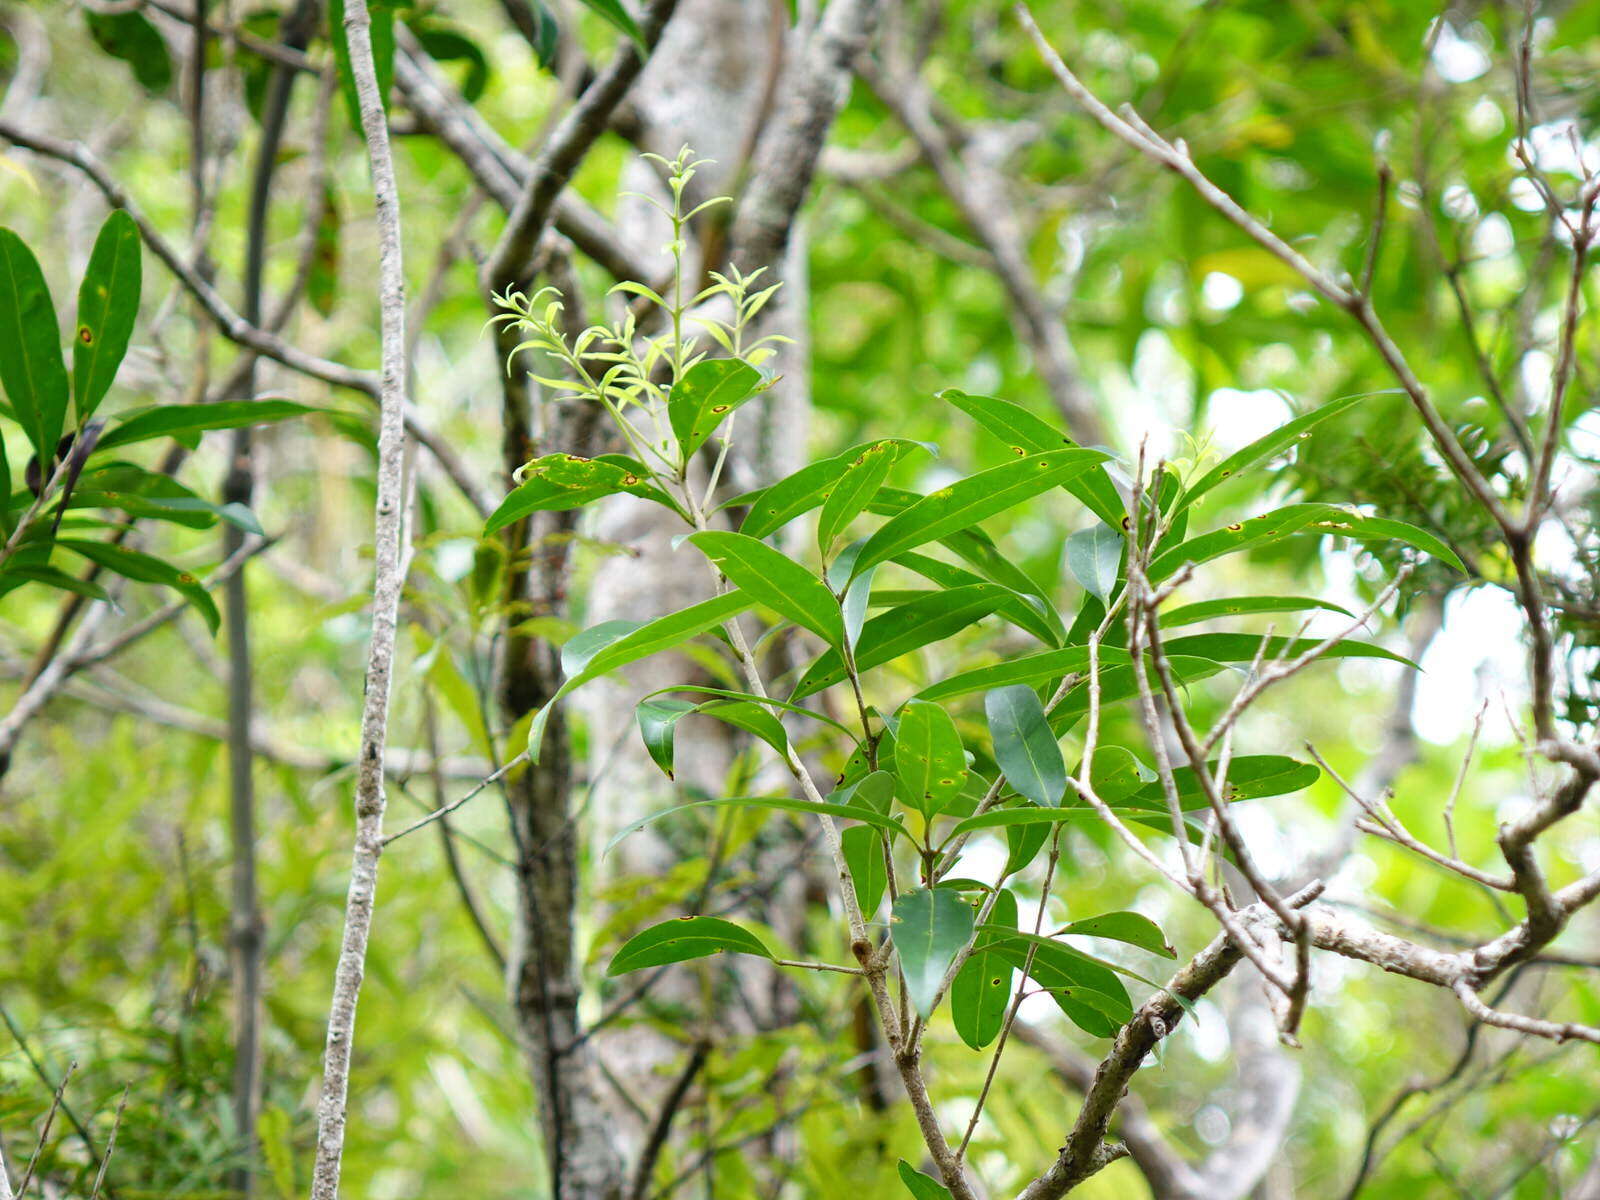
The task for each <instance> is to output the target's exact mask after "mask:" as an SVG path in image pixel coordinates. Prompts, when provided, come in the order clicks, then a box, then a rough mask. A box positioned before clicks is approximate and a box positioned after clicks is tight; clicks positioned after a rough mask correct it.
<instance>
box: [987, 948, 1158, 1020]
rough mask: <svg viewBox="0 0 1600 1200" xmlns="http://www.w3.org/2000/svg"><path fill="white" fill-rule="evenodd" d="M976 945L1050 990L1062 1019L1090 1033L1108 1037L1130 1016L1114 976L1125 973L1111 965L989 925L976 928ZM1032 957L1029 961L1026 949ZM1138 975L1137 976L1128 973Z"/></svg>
mask: <svg viewBox="0 0 1600 1200" xmlns="http://www.w3.org/2000/svg"><path fill="white" fill-rule="evenodd" d="M979 937H980V939H982V941H981V943H980V944H984V945H986V947H987V948H988V949H990V950H991V952H992V953H995V954H997V955H999V956H1000V957H1001V958H1002V959H1003V960H1004V961H1008V962H1010V963H1011V965H1012V966H1014V967H1017V968H1018V969H1026V970H1027V973H1028V977H1029V978H1030V979H1032V980H1033V981H1034V982H1035V983H1037V984H1038V985H1039V986H1040V987H1042V988H1046V989H1048V990H1049V991H1050V995H1051V998H1052V999H1054V1000H1055V1002H1056V1004H1057V1005H1058V1006H1059V1007H1060V1008H1061V1011H1062V1012H1064V1013H1065V1014H1066V1015H1067V1018H1068V1019H1069V1020H1070V1021H1072V1023H1073V1024H1075V1025H1077V1026H1078V1028H1080V1029H1082V1030H1084V1031H1085V1032H1086V1033H1090V1034H1093V1035H1094V1036H1095V1037H1113V1036H1115V1034H1116V1032H1117V1029H1118V1028H1119V1027H1120V1026H1121V1025H1122V1024H1123V1022H1125V1021H1127V1020H1128V1019H1129V1018H1131V1017H1132V1016H1133V1004H1132V1002H1131V1001H1130V1000H1129V998H1128V989H1127V988H1126V987H1124V986H1123V983H1122V981H1121V980H1120V979H1118V978H1117V973H1118V971H1123V973H1126V974H1134V973H1132V972H1126V971H1125V970H1124V969H1122V968H1119V967H1117V966H1116V964H1114V963H1109V962H1105V961H1104V960H1101V959H1098V958H1095V957H1094V956H1093V955H1090V954H1084V953H1083V952H1082V951H1080V950H1077V949H1074V948H1073V947H1071V946H1068V945H1066V944H1065V943H1062V942H1058V941H1055V940H1053V939H1051V938H1047V937H1041V936H1038V935H1036V934H1030V933H1018V932H1017V931H1015V930H1011V929H1003V928H1001V927H999V926H997V925H994V924H986V925H984V926H982V928H981V929H980V930H979ZM1030 947H1031V948H1032V951H1033V954H1032V961H1031V963H1030V962H1029V949H1030ZM1134 977H1135V978H1140V979H1142V978H1143V977H1142V976H1138V975H1136V974H1135V975H1134Z"/></svg>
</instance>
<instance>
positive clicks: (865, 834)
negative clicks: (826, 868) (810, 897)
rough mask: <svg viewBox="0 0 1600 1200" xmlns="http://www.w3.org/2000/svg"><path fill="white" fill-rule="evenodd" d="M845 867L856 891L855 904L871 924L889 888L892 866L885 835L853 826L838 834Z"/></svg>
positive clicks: (859, 826) (861, 826)
mask: <svg viewBox="0 0 1600 1200" xmlns="http://www.w3.org/2000/svg"><path fill="white" fill-rule="evenodd" d="M839 842H840V844H841V845H842V846H843V848H844V862H845V866H847V867H848V868H850V880H851V882H852V884H854V886H855V889H856V903H857V904H859V905H860V906H861V913H862V915H863V916H864V917H866V918H867V919H868V920H869V921H870V920H871V919H872V916H873V914H874V913H876V912H877V911H878V905H879V904H881V903H882V902H883V893H884V890H885V889H886V888H887V887H888V886H889V864H888V862H887V861H886V860H885V858H884V854H883V835H882V834H881V833H879V832H878V831H877V830H876V829H873V828H871V827H870V826H867V825H852V826H850V828H848V829H846V830H845V831H844V832H843V833H841V834H840V835H839Z"/></svg>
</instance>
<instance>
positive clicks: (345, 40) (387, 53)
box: [328, 0, 394, 135]
mask: <svg viewBox="0 0 1600 1200" xmlns="http://www.w3.org/2000/svg"><path fill="white" fill-rule="evenodd" d="M367 12H368V14H369V15H370V16H371V18H372V28H371V38H372V65H373V72H374V74H375V75H376V76H377V78H378V103H379V104H380V105H381V106H383V107H385V108H387V107H388V105H389V84H390V83H391V82H392V81H393V79H394V12H393V11H392V10H391V9H390V8H389V7H388V6H387V5H384V4H374V3H371V2H370V0H369V3H368V4H367ZM328 29H329V31H330V33H331V34H332V41H333V61H334V65H335V66H336V67H337V68H338V71H339V89H340V91H342V92H343V93H344V106H345V111H346V112H347V113H349V114H350V125H351V127H352V128H354V129H355V131H356V133H357V134H358V135H359V134H361V100H360V97H359V96H358V95H357V93H356V80H355V76H354V75H353V74H352V73H351V70H350V40H349V35H348V34H347V33H346V32H345V27H344V0H328Z"/></svg>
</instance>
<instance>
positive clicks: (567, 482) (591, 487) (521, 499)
mask: <svg viewBox="0 0 1600 1200" xmlns="http://www.w3.org/2000/svg"><path fill="white" fill-rule="evenodd" d="M618 492H626V493H627V494H628V495H630V496H639V497H641V498H643V499H645V500H654V501H655V502H656V503H657V504H661V505H664V506H665V507H667V508H670V509H672V510H673V511H674V512H677V513H680V514H681V512H682V510H681V509H679V508H678V506H677V505H676V504H675V503H673V501H672V499H671V497H669V496H668V495H667V494H666V493H665V492H663V491H662V490H661V489H660V488H658V487H656V486H655V485H654V484H653V483H651V482H650V475H649V472H647V471H646V470H645V469H644V467H643V466H641V465H640V464H639V463H638V462H636V461H634V460H633V459H631V458H626V457H624V456H622V455H620V454H617V455H607V454H603V455H601V456H600V457H598V458H580V457H579V456H578V455H576V454H546V455H545V456H544V457H543V458H536V459H534V460H533V462H531V463H529V464H528V465H527V466H525V467H524V468H523V470H522V482H521V483H520V484H519V485H518V486H517V487H516V488H515V489H513V490H512V492H511V494H510V495H509V496H507V497H506V498H505V499H504V500H503V501H501V503H500V507H499V508H497V509H495V510H494V512H492V513H490V514H489V519H488V520H487V521H485V522H484V525H483V533H484V536H485V537H488V536H489V535H490V534H494V533H498V532H499V531H500V530H502V529H504V528H505V527H506V526H507V525H513V524H515V523H516V522H518V521H520V520H522V518H523V517H526V516H527V515H528V514H529V513H535V512H564V511H566V510H568V509H573V508H582V507H584V506H585V505H587V504H592V503H594V502H595V501H596V500H601V499H604V498H605V497H606V496H614V495H616V494H617V493H618Z"/></svg>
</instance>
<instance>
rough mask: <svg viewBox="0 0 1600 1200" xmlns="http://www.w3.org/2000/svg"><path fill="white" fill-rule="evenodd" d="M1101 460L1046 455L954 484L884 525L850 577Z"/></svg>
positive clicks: (1084, 453) (1085, 454)
mask: <svg viewBox="0 0 1600 1200" xmlns="http://www.w3.org/2000/svg"><path fill="white" fill-rule="evenodd" d="M1105 457H1106V456H1105V455H1104V454H1103V453H1101V452H1100V451H1098V450H1081V449H1077V450H1052V451H1050V452H1049V453H1048V454H1034V455H1029V456H1028V457H1026V458H1020V459H1018V460H1017V461H1016V462H1012V463H1006V464H1005V465H1004V466H999V467H994V468H992V469H990V470H988V471H979V472H978V473H977V474H976V475H969V476H967V477H966V478H965V479H958V480H957V481H956V482H955V483H952V484H950V485H949V486H948V487H943V488H940V489H939V490H938V491H936V492H934V493H932V494H931V495H928V496H924V497H923V498H922V499H921V500H918V501H917V502H916V503H915V504H912V505H911V506H910V507H909V508H907V509H905V510H904V511H903V512H901V513H900V514H899V515H897V516H894V517H891V518H889V520H887V521H885V522H884V523H883V525H882V526H881V527H880V528H879V529H878V531H877V532H876V533H874V534H873V535H872V536H871V537H870V538H868V539H867V544H866V545H865V546H863V547H862V549H861V553H860V554H859V555H858V556H857V557H856V562H855V568H854V570H855V573H856V574H860V573H861V572H862V571H864V570H865V569H866V568H867V567H870V566H872V565H873V564H875V563H880V562H883V561H884V560H886V559H890V558H893V557H895V556H896V555H897V554H903V553H905V551H907V550H914V549H916V548H917V547H918V546H921V545H923V544H925V543H927V542H932V541H937V540H938V539H940V538H942V537H944V536H945V535H946V534H950V533H956V532H958V531H960V530H963V529H966V528H967V527H968V526H971V525H976V524H977V523H978V522H979V521H983V520H985V519H987V518H989V517H992V516H995V515H996V514H998V513H1002V512H1005V511H1006V510H1007V509H1011V508H1015V507H1016V506H1017V505H1019V504H1021V503H1022V502H1023V501H1025V500H1028V499H1031V498H1032V497H1034V496H1037V495H1039V494H1040V493H1041V492H1046V491H1049V490H1050V489H1051V488H1053V487H1056V486H1057V485H1059V484H1061V483H1063V482H1065V481H1066V480H1068V479H1072V478H1075V477H1077V476H1079V475H1082V474H1083V473H1084V472H1085V471H1088V470H1089V469H1091V468H1092V467H1094V466H1095V465H1096V464H1098V463H1101V462H1104V461H1105Z"/></svg>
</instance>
